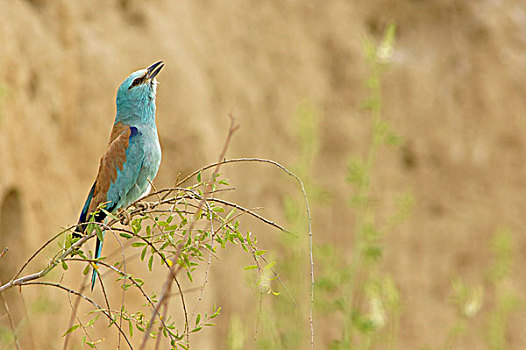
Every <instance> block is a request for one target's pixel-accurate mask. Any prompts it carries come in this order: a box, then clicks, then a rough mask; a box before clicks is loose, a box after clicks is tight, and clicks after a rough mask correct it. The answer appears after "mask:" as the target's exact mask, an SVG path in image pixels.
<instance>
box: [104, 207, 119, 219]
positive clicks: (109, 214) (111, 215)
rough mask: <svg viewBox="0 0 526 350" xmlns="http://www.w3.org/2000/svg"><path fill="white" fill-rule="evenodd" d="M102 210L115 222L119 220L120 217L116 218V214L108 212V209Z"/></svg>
mask: <svg viewBox="0 0 526 350" xmlns="http://www.w3.org/2000/svg"><path fill="white" fill-rule="evenodd" d="M100 210H101V211H102V212H103V213H104V214H106V215H107V216H108V217H110V218H112V219H114V220H119V218H118V217H116V216H115V215H114V214H112V213H110V212H109V211H107V210H106V209H104V208H100Z"/></svg>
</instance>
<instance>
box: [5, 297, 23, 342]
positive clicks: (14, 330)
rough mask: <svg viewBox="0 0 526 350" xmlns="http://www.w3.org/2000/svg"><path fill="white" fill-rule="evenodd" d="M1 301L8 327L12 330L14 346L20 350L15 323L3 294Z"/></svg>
mask: <svg viewBox="0 0 526 350" xmlns="http://www.w3.org/2000/svg"><path fill="white" fill-rule="evenodd" d="M2 299H3V301H4V307H5V310H6V312H7V317H8V318H9V325H10V326H11V329H12V330H13V337H14V339H15V346H16V348H17V350H20V344H19V343H18V336H17V335H16V327H15V322H14V321H13V317H12V316H11V310H9V305H7V299H6V298H5V294H2Z"/></svg>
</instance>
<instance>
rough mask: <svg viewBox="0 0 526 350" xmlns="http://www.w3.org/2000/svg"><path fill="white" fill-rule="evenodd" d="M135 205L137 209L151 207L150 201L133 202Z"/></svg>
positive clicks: (142, 209)
mask: <svg viewBox="0 0 526 350" xmlns="http://www.w3.org/2000/svg"><path fill="white" fill-rule="evenodd" d="M135 207H137V209H139V210H140V211H146V210H150V209H151V208H152V205H151V203H150V202H138V203H135Z"/></svg>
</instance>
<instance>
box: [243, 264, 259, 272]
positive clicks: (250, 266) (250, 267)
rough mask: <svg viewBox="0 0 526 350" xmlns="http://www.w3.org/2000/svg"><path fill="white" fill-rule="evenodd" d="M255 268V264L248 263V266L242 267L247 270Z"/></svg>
mask: <svg viewBox="0 0 526 350" xmlns="http://www.w3.org/2000/svg"><path fill="white" fill-rule="evenodd" d="M257 268H258V266H257V265H248V266H245V267H244V268H243V270H247V271H248V270H255V269H257Z"/></svg>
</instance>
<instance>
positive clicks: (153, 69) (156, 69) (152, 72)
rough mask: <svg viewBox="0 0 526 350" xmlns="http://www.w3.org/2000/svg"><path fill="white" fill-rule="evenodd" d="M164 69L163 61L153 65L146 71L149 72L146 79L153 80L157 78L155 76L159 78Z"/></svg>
mask: <svg viewBox="0 0 526 350" xmlns="http://www.w3.org/2000/svg"><path fill="white" fill-rule="evenodd" d="M163 67H164V62H163V61H159V62H156V63H154V64H152V65H151V66H150V67H148V68H147V69H146V71H147V73H146V78H147V79H150V80H152V79H153V78H155V76H157V74H159V72H160V71H161V69H163Z"/></svg>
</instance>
